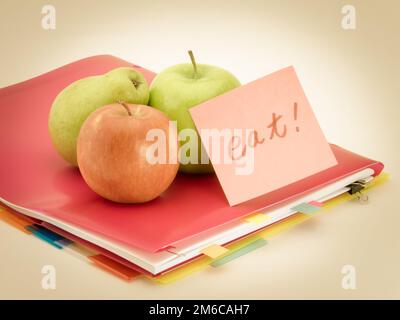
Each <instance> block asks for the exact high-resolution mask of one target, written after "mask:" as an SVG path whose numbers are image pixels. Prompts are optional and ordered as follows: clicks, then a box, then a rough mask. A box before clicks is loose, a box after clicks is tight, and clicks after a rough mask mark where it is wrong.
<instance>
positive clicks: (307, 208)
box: [292, 202, 321, 214]
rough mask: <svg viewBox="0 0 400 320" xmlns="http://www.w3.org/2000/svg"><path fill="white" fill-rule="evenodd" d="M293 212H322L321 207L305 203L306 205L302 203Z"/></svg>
mask: <svg viewBox="0 0 400 320" xmlns="http://www.w3.org/2000/svg"><path fill="white" fill-rule="evenodd" d="M292 210H294V211H297V212H301V213H305V214H313V213H315V212H317V211H319V210H321V207H319V206H313V205H311V204H308V203H305V202H304V203H300V204H298V205H297V206H295V207H293V208H292Z"/></svg>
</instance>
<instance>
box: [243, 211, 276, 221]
mask: <svg viewBox="0 0 400 320" xmlns="http://www.w3.org/2000/svg"><path fill="white" fill-rule="evenodd" d="M269 219H271V217H270V216H269V215H267V214H265V213H255V214H252V215H250V216H248V217H246V218H245V219H244V221H247V222H252V223H262V222H264V221H266V220H269Z"/></svg>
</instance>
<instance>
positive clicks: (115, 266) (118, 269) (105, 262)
mask: <svg viewBox="0 0 400 320" xmlns="http://www.w3.org/2000/svg"><path fill="white" fill-rule="evenodd" d="M88 258H89V260H91V261H92V262H93V263H94V264H96V265H97V266H99V267H100V268H102V269H105V270H107V271H109V272H111V273H112V274H114V275H116V276H118V277H120V278H122V279H125V280H128V281H129V280H132V279H134V278H136V277H138V276H140V275H141V273H139V272H138V271H136V270H133V269H131V268H128V267H127V266H124V265H123V264H121V263H119V262H117V261H114V260H112V259H110V258H108V257H106V256H103V255H102V254H98V255H94V256H90V257H88Z"/></svg>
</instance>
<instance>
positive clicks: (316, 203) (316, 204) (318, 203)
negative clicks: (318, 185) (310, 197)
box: [308, 200, 324, 207]
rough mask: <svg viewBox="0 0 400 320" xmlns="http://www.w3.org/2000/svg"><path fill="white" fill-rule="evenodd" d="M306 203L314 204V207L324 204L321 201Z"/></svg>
mask: <svg viewBox="0 0 400 320" xmlns="http://www.w3.org/2000/svg"><path fill="white" fill-rule="evenodd" d="M308 204H310V205H312V206H316V207H322V206H323V205H324V204H323V203H322V202H319V201H315V200H314V201H310V202H309V203H308Z"/></svg>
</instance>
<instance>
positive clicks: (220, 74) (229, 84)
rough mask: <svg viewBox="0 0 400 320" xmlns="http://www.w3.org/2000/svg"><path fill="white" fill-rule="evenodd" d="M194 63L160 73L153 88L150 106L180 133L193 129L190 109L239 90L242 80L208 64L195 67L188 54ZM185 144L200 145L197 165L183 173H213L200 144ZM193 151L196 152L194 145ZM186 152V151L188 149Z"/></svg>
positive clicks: (189, 165) (153, 83)
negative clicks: (176, 127) (160, 112)
mask: <svg viewBox="0 0 400 320" xmlns="http://www.w3.org/2000/svg"><path fill="white" fill-rule="evenodd" d="M189 55H190V58H191V61H192V63H191V64H190V63H184V64H178V65H175V66H172V67H169V68H167V69H165V70H164V71H162V72H161V73H159V74H158V75H157V76H156V78H155V79H154V80H153V82H152V84H151V87H150V100H149V104H150V105H151V106H152V107H155V108H157V109H159V110H161V111H163V112H164V113H165V114H167V116H168V117H169V118H170V119H172V120H175V121H177V126H178V131H179V132H180V131H181V130H183V129H194V130H196V127H195V125H194V123H193V120H192V117H191V116H190V114H189V112H188V109H189V108H191V107H193V106H195V105H198V104H200V103H202V102H204V101H207V100H209V99H211V98H213V97H216V96H218V95H221V94H222V93H225V92H227V91H229V90H232V89H234V88H236V87H239V86H240V82H239V80H238V79H237V78H236V77H235V76H234V75H233V74H231V73H230V72H228V71H226V70H224V69H221V68H218V67H215V66H211V65H206V64H196V61H195V59H194V56H193V53H192V51H189ZM186 143H189V144H190V143H193V144H197V146H198V161H197V164H194V163H189V164H181V165H180V169H179V170H180V171H183V172H187V173H209V172H213V169H212V166H211V164H201V142H200V139H199V137H197V141H193V140H192V141H181V142H180V144H181V146H182V145H183V144H185V145H186ZM193 148H194V149H192V148H191V147H190V146H189V148H188V149H189V150H188V151H189V152H190V149H192V150H195V146H194V145H193ZM185 149H186V148H185Z"/></svg>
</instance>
